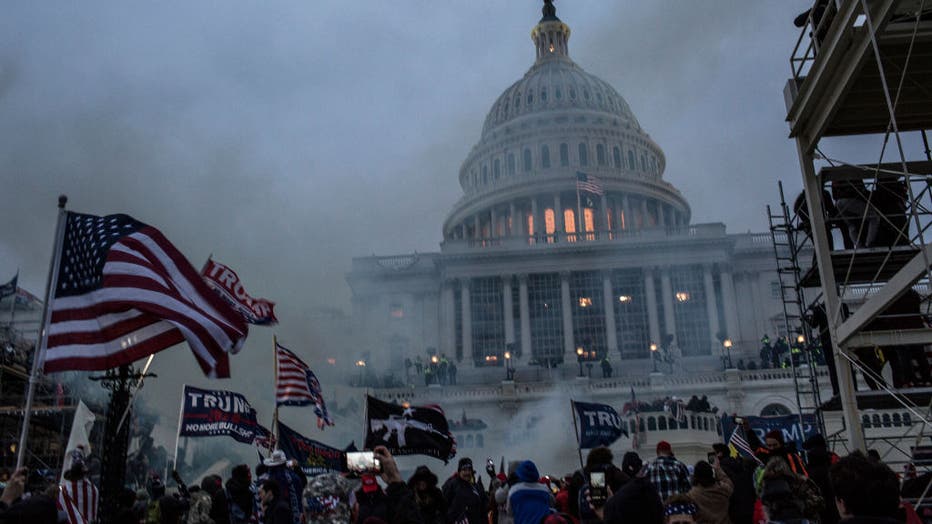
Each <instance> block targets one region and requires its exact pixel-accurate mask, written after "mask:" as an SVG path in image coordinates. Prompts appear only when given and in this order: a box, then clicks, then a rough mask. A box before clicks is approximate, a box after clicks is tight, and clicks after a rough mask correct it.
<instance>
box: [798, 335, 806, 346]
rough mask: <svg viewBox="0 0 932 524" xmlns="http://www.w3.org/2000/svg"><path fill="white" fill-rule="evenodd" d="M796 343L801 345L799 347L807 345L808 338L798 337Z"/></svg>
mask: <svg viewBox="0 0 932 524" xmlns="http://www.w3.org/2000/svg"><path fill="white" fill-rule="evenodd" d="M796 343H797V344H799V345H803V344H805V343H806V337H805V336H803V335H797V336H796Z"/></svg>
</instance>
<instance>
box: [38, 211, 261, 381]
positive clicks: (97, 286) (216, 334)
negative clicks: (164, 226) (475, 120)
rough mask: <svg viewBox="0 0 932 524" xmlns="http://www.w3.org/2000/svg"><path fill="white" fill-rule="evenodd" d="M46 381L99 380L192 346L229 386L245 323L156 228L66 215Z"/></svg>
mask: <svg viewBox="0 0 932 524" xmlns="http://www.w3.org/2000/svg"><path fill="white" fill-rule="evenodd" d="M57 249H58V254H57V259H58V261H59V262H58V267H57V268H56V275H57V276H56V279H55V281H54V282H53V285H52V298H51V300H52V304H51V316H50V318H49V320H48V341H47V344H46V351H45V368H44V369H45V372H46V373H50V372H56V371H70V370H83V371H98V370H103V369H110V368H114V367H118V366H122V365H126V364H130V363H132V362H134V361H136V360H139V359H140V358H143V357H146V356H149V355H151V354H153V353H156V352H159V351H162V350H163V349H166V348H168V347H171V346H173V345H175V344H178V343H181V342H184V341H187V342H188V345H189V346H190V347H191V350H192V351H193V352H194V356H195V358H196V359H197V361H198V363H199V364H200V366H201V369H202V370H203V371H204V373H205V374H206V375H208V376H212V377H220V378H225V377H229V376H230V363H229V353H236V352H237V351H239V348H240V347H241V346H242V343H243V341H244V340H245V338H246V335H247V334H248V328H247V326H246V323H245V322H243V319H242V317H241V316H240V315H239V314H238V313H237V312H236V311H234V310H233V309H232V308H230V306H228V305H227V304H226V303H224V302H223V300H221V299H220V297H218V296H217V295H216V294H215V293H214V292H213V291H212V290H211V289H210V288H209V287H207V284H205V283H204V281H203V279H202V278H201V276H200V275H199V274H198V272H197V270H196V269H194V267H193V266H192V265H191V263H190V262H188V260H187V259H185V257H184V256H183V255H182V254H181V253H180V252H179V251H178V249H176V248H175V246H173V245H172V244H171V242H169V241H168V239H166V238H165V237H164V236H163V235H162V233H161V232H160V231H159V230H157V229H155V228H154V227H152V226H149V225H146V224H144V223H142V222H139V221H138V220H136V219H134V218H132V217H130V216H128V215H108V216H94V215H86V214H81V213H74V212H68V213H67V214H66V217H65V228H64V235H63V237H62V240H61V244H60V245H59V246H58V247H57Z"/></svg>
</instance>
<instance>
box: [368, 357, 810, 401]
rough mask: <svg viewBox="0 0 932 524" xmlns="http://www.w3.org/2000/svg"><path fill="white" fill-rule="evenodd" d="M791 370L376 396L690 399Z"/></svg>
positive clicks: (761, 383) (784, 376)
mask: <svg viewBox="0 0 932 524" xmlns="http://www.w3.org/2000/svg"><path fill="white" fill-rule="evenodd" d="M816 375H817V376H818V377H819V381H820V383H824V384H828V369H827V368H826V367H825V366H818V367H817V371H816ZM792 383H793V370H792V369H765V370H737V369H729V370H727V371H724V372H721V371H718V372H710V373H690V374H683V375H676V374H674V375H666V374H662V373H651V374H650V375H648V376H644V375H632V376H630V377H618V378H604V379H597V378H587V377H579V378H577V379H575V380H574V381H564V382H550V381H536V382H521V381H520V380H519V381H508V380H506V381H502V382H501V383H499V384H495V385H485V386H472V385H466V386H442V385H437V384H432V385H430V386H411V387H408V388H385V389H379V390H378V391H377V392H376V394H375V395H376V397H378V398H379V399H381V400H385V401H388V402H392V401H396V402H399V403H401V402H411V403H413V404H418V403H429V402H438V401H447V402H453V403H455V402H468V401H514V402H517V401H532V400H539V399H543V398H547V397H552V396H554V395H561V396H566V397H569V396H575V397H578V398H585V397H586V395H587V394H589V395H591V396H593V397H598V398H605V397H609V396H614V397H616V398H630V393H631V389H632V388H636V389H639V390H650V391H651V392H652V393H657V392H663V393H664V394H668V395H678V396H689V395H693V394H699V393H708V392H709V391H710V390H712V391H714V390H716V389H718V390H726V389H730V388H753V389H766V388H768V387H773V386H776V385H779V386H792Z"/></svg>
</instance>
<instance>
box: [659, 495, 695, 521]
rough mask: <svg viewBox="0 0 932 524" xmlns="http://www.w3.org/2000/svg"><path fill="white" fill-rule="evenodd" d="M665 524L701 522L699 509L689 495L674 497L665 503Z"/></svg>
mask: <svg viewBox="0 0 932 524" xmlns="http://www.w3.org/2000/svg"><path fill="white" fill-rule="evenodd" d="M663 516H664V523H665V524H693V523H696V522H702V520H699V507H698V506H697V505H696V503H695V502H694V501H693V499H692V498H690V497H689V496H688V495H682V494H680V495H673V496H672V497H670V498H668V499H667V500H666V501H665V502H664V503H663Z"/></svg>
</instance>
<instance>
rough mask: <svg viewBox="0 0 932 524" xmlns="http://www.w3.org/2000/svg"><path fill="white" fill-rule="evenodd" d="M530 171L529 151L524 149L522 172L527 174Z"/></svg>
mask: <svg viewBox="0 0 932 524" xmlns="http://www.w3.org/2000/svg"><path fill="white" fill-rule="evenodd" d="M530 171H531V150H530V149H527V148H525V149H524V172H525V173H529V172H530Z"/></svg>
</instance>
